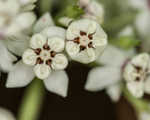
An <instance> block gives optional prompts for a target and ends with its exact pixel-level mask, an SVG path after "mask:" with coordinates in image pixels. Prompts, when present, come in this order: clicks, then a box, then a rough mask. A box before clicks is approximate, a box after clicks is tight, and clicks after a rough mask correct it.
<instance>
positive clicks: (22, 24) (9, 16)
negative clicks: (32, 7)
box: [0, 0, 36, 39]
mask: <svg viewBox="0 0 150 120" xmlns="http://www.w3.org/2000/svg"><path fill="white" fill-rule="evenodd" d="M35 18H36V17H35V15H34V14H33V13H32V12H23V11H22V8H21V4H20V3H19V1H18V0H1V1H0V39H3V38H5V37H9V36H12V35H16V34H19V33H20V32H22V31H25V30H27V29H29V28H30V27H31V25H32V24H33V22H34V21H35Z"/></svg>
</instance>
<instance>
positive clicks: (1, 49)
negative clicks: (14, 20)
mask: <svg viewBox="0 0 150 120" xmlns="http://www.w3.org/2000/svg"><path fill="white" fill-rule="evenodd" d="M12 56H13V55H12V54H11V53H9V51H8V50H7V48H6V47H5V45H4V44H3V43H2V42H0V68H1V69H2V70H4V71H10V70H11V69H12V67H13V65H12V63H13V62H14V61H15V60H16V57H15V56H13V57H12Z"/></svg>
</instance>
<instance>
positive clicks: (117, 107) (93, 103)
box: [0, 63, 134, 120]
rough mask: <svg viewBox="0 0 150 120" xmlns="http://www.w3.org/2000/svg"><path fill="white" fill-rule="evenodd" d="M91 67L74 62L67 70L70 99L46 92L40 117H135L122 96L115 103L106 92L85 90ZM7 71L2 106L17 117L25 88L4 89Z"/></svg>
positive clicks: (98, 119)
mask: <svg viewBox="0 0 150 120" xmlns="http://www.w3.org/2000/svg"><path fill="white" fill-rule="evenodd" d="M89 69H90V68H88V67H86V66H83V65H81V64H77V63H73V65H69V67H68V69H67V70H66V71H67V73H68V75H69V78H70V83H69V92H68V97H67V98H65V99H64V98H62V97H60V96H58V95H55V94H52V93H50V92H48V91H47V92H46V96H45V99H44V103H43V106H42V109H41V112H40V118H39V120H60V119H62V120H134V112H133V110H132V107H131V106H130V105H129V104H128V103H127V102H125V100H124V99H123V98H122V99H121V100H120V102H119V103H117V104H113V103H112V102H111V101H110V99H109V97H108V96H107V95H106V94H105V91H101V92H97V93H90V92H87V91H85V90H84V84H85V81H86V76H87V74H88V71H89ZM6 77H7V75H6V74H2V76H1V79H2V80H1V82H0V106H1V107H5V108H7V109H10V110H11V111H12V112H13V113H14V114H15V116H16V115H17V112H18V108H19V106H20V104H21V100H22V97H23V95H24V90H25V88H17V89H7V88H5V82H6Z"/></svg>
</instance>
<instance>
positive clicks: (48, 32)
mask: <svg viewBox="0 0 150 120" xmlns="http://www.w3.org/2000/svg"><path fill="white" fill-rule="evenodd" d="M41 33H42V34H43V35H44V36H46V37H48V38H49V37H56V36H57V37H60V38H62V39H65V37H66V30H65V29H63V28H61V27H56V26H50V27H47V28H45V29H44V30H43V31H42V32H41Z"/></svg>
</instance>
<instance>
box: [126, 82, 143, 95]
mask: <svg viewBox="0 0 150 120" xmlns="http://www.w3.org/2000/svg"><path fill="white" fill-rule="evenodd" d="M127 88H128V90H129V91H130V92H131V94H132V95H133V96H135V97H137V98H141V97H142V96H143V94H144V83H143V82H136V81H132V82H128V83H127Z"/></svg>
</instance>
